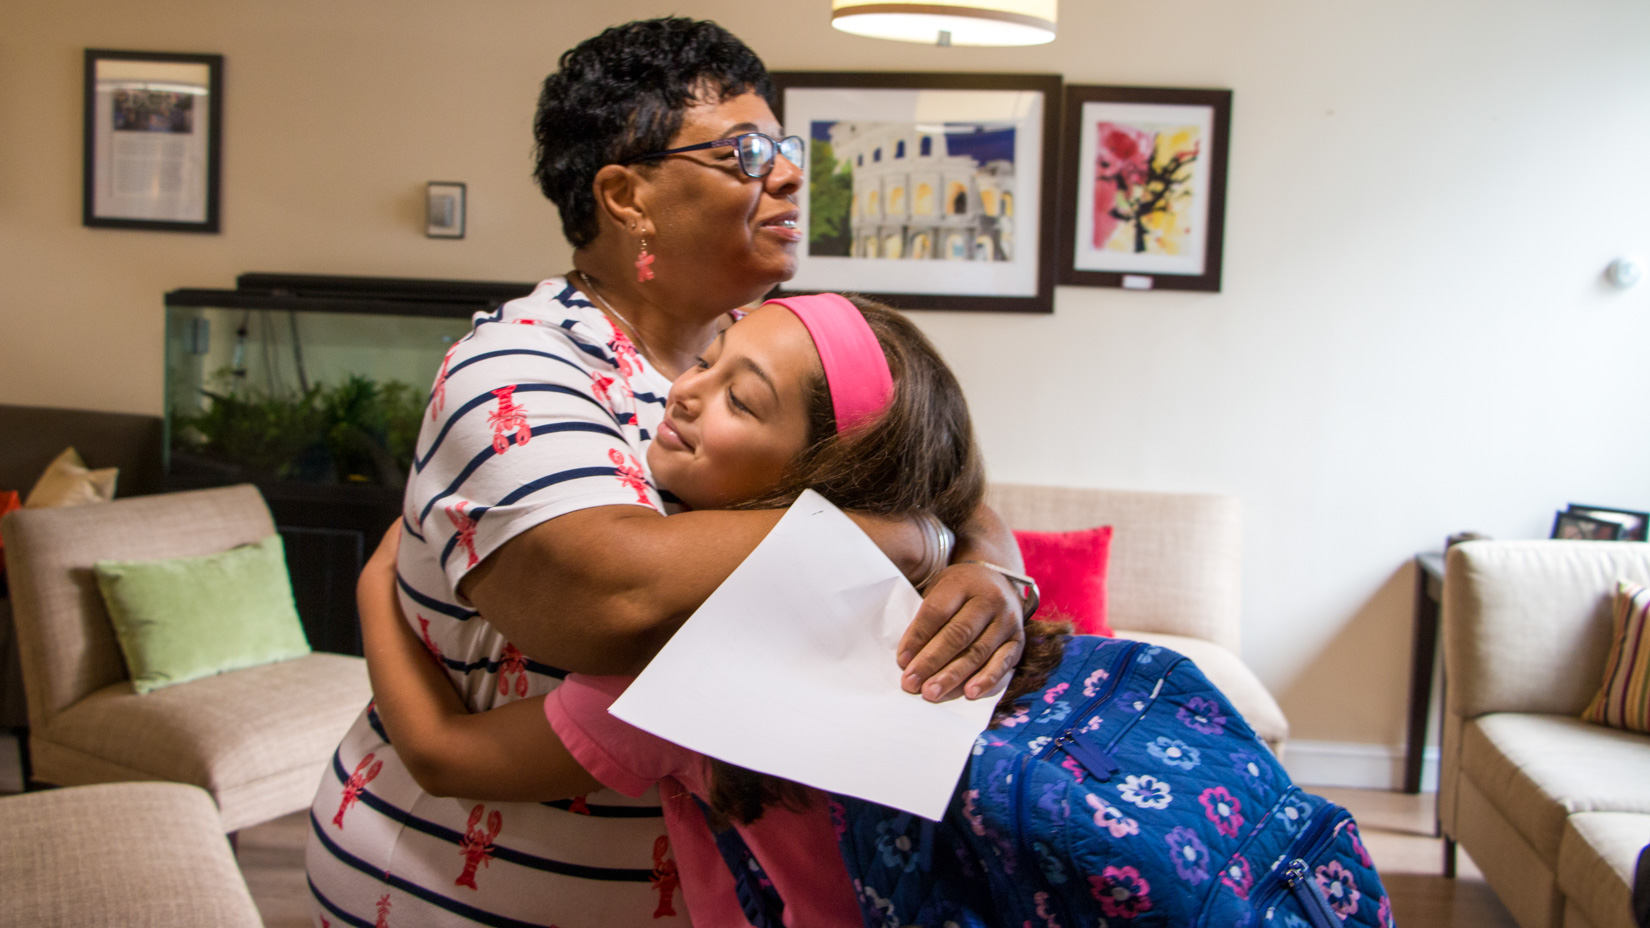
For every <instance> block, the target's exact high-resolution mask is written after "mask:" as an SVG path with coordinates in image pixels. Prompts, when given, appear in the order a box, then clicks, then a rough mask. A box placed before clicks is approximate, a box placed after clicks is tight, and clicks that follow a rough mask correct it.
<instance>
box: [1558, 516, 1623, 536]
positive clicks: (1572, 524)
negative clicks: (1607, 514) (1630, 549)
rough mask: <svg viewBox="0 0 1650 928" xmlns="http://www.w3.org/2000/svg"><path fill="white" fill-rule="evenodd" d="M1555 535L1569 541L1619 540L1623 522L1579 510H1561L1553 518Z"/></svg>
mask: <svg viewBox="0 0 1650 928" xmlns="http://www.w3.org/2000/svg"><path fill="white" fill-rule="evenodd" d="M1553 537H1554V538H1562V539H1565V540H1568V541H1619V540H1621V523H1620V522H1611V521H1610V520H1608V519H1595V518H1593V517H1592V516H1585V515H1582V514H1581V513H1579V512H1560V513H1559V514H1558V518H1556V519H1554V520H1553Z"/></svg>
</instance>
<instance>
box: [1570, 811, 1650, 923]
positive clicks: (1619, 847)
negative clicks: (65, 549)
mask: <svg viewBox="0 0 1650 928" xmlns="http://www.w3.org/2000/svg"><path fill="white" fill-rule="evenodd" d="M1647 845H1650V815H1641V814H1637V813H1633V812H1582V813H1579V814H1577V815H1572V816H1570V817H1569V819H1567V820H1566V821H1565V823H1564V837H1563V839H1562V840H1561V841H1560V843H1559V848H1558V888H1559V889H1561V890H1563V891H1564V895H1565V896H1566V897H1568V898H1569V899H1570V901H1571V902H1573V903H1575V905H1576V907H1577V908H1579V909H1580V910H1581V912H1582V914H1583V915H1585V916H1586V918H1587V920H1588V921H1589V922H1591V923H1592V924H1594V925H1597V926H1599V928H1631V926H1632V924H1633V889H1632V887H1633V872H1634V869H1635V868H1636V867H1637V864H1638V859H1639V852H1640V851H1642V850H1643V849H1644V848H1645V847H1646V846H1647Z"/></svg>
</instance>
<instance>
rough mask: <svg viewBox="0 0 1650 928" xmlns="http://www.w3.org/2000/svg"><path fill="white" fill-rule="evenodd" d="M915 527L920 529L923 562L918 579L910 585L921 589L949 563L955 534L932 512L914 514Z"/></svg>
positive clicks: (955, 540) (954, 543)
mask: <svg viewBox="0 0 1650 928" xmlns="http://www.w3.org/2000/svg"><path fill="white" fill-rule="evenodd" d="M916 519H917V527H918V528H919V529H920V530H921V531H922V547H923V555H924V557H923V563H922V569H921V571H920V572H919V574H918V579H917V580H916V582H914V583H913V584H912V585H913V586H915V587H916V588H917V589H919V590H921V589H924V588H926V587H927V586H928V585H929V584H930V583H933V582H934V578H935V577H938V576H939V575H940V571H942V570H944V569H945V568H946V567H947V566H948V565H950V563H951V549H952V548H953V547H954V546H955V545H956V543H957V536H956V535H955V534H954V533H952V531H951V529H949V528H947V527H946V526H945V523H944V522H941V521H940V520H939V518H938V517H937V516H935V515H934V514H933V513H928V512H919V513H917V515H916Z"/></svg>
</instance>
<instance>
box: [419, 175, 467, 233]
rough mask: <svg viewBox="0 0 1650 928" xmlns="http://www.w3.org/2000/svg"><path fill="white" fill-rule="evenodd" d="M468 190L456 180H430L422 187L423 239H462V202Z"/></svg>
mask: <svg viewBox="0 0 1650 928" xmlns="http://www.w3.org/2000/svg"><path fill="white" fill-rule="evenodd" d="M468 189H469V188H468V187H467V186H465V184H464V183H463V182H462V181H456V180H432V181H430V182H429V183H427V184H425V185H424V235H425V237H427V238H463V237H464V201H465V199H466V194H467V191H468Z"/></svg>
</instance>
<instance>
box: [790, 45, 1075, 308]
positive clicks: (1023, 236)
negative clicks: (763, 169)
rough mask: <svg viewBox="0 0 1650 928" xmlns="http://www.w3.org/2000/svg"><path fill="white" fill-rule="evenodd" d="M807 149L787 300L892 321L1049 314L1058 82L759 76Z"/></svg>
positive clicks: (1042, 78)
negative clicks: (806, 295) (803, 297)
mask: <svg viewBox="0 0 1650 928" xmlns="http://www.w3.org/2000/svg"><path fill="white" fill-rule="evenodd" d="M773 81H774V85H775V89H776V91H777V94H778V97H779V101H780V109H779V113H778V115H779V118H780V122H781V123H782V124H783V125H784V127H785V129H784V131H785V134H786V135H797V136H801V137H802V138H803V139H805V140H807V155H806V158H805V160H806V161H807V164H806V165H805V171H804V173H805V174H806V180H805V182H804V186H803V189H802V191H801V194H800V195H799V196H798V198H797V199H798V205H799V207H800V210H801V216H800V219H799V222H800V225H801V227H802V228H803V229H804V230H805V232H806V234H805V235H804V236H803V240H802V243H801V245H800V247H799V248H798V252H797V272H796V276H795V277H794V278H792V279H791V281H790V282H789V283H788V284H786V287H787V289H788V290H790V291H792V292H795V291H812V290H848V291H854V292H857V293H863V294H865V295H867V296H870V297H872V298H874V299H878V300H882V301H883V302H886V303H889V304H892V305H894V306H897V307H899V308H901V309H953V310H996V311H1012V312H1043V313H1046V312H1052V311H1053V309H1054V238H1055V236H1054V225H1053V223H1054V211H1055V202H1054V187H1055V183H1056V180H1057V178H1056V176H1055V175H1056V164H1057V159H1058V155H1059V152H1058V144H1057V130H1058V119H1059V113H1058V108H1059V100H1060V78H1059V77H1058V76H1057V75H1046V74H926V73H925V74H905V73H884V72H859V73H837V72H799V71H788V72H786V71H780V72H775V73H774V74H773Z"/></svg>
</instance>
